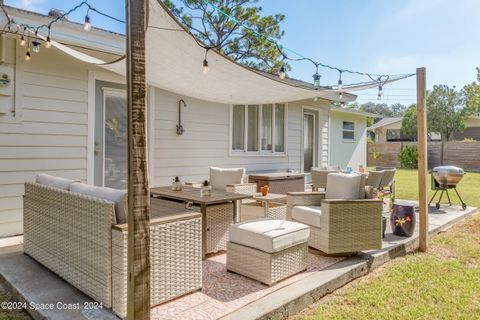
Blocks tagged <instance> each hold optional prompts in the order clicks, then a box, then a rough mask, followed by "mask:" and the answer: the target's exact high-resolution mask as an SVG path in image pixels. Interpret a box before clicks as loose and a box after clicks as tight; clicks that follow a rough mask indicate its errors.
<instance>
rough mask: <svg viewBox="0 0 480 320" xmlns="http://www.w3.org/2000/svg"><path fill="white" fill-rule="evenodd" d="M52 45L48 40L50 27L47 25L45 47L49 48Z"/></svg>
mask: <svg viewBox="0 0 480 320" xmlns="http://www.w3.org/2000/svg"><path fill="white" fill-rule="evenodd" d="M51 46H52V43H51V42H50V27H48V35H47V40H46V41H45V48H47V49H48V48H50V47H51Z"/></svg>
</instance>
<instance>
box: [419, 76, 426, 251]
mask: <svg viewBox="0 0 480 320" xmlns="http://www.w3.org/2000/svg"><path fill="white" fill-rule="evenodd" d="M417 136H418V205H419V215H420V232H419V233H420V239H419V250H420V252H425V251H427V248H428V203H427V194H428V193H427V192H428V190H427V177H428V152H427V92H426V69H425V68H417Z"/></svg>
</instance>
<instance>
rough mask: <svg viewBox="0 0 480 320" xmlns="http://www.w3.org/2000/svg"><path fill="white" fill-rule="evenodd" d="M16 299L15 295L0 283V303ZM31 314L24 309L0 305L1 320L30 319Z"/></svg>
mask: <svg viewBox="0 0 480 320" xmlns="http://www.w3.org/2000/svg"><path fill="white" fill-rule="evenodd" d="M5 301H14V300H13V297H12V296H11V295H10V294H9V293H8V292H7V291H5V288H4V287H3V286H2V285H0V303H2V302H5ZM30 319H31V318H30V316H29V315H28V314H27V313H26V312H25V311H23V310H13V311H12V310H5V309H2V308H1V307H0V320H30Z"/></svg>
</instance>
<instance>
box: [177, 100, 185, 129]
mask: <svg viewBox="0 0 480 320" xmlns="http://www.w3.org/2000/svg"><path fill="white" fill-rule="evenodd" d="M182 103H183V106H184V107H185V108H186V107H187V103H186V102H185V101H184V100H183V99H180V100H178V124H177V134H178V135H182V134H183V133H184V132H185V129H183V126H182Z"/></svg>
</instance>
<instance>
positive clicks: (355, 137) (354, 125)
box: [342, 120, 357, 142]
mask: <svg viewBox="0 0 480 320" xmlns="http://www.w3.org/2000/svg"><path fill="white" fill-rule="evenodd" d="M344 122H350V123H353V130H349V129H344V128H343V124H344ZM356 127H357V124H356V122H355V121H348V120H342V140H343V142H356V141H357V133H356V130H355V129H356ZM345 131H347V132H353V139H345V138H344V137H343V133H344V132H345Z"/></svg>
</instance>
